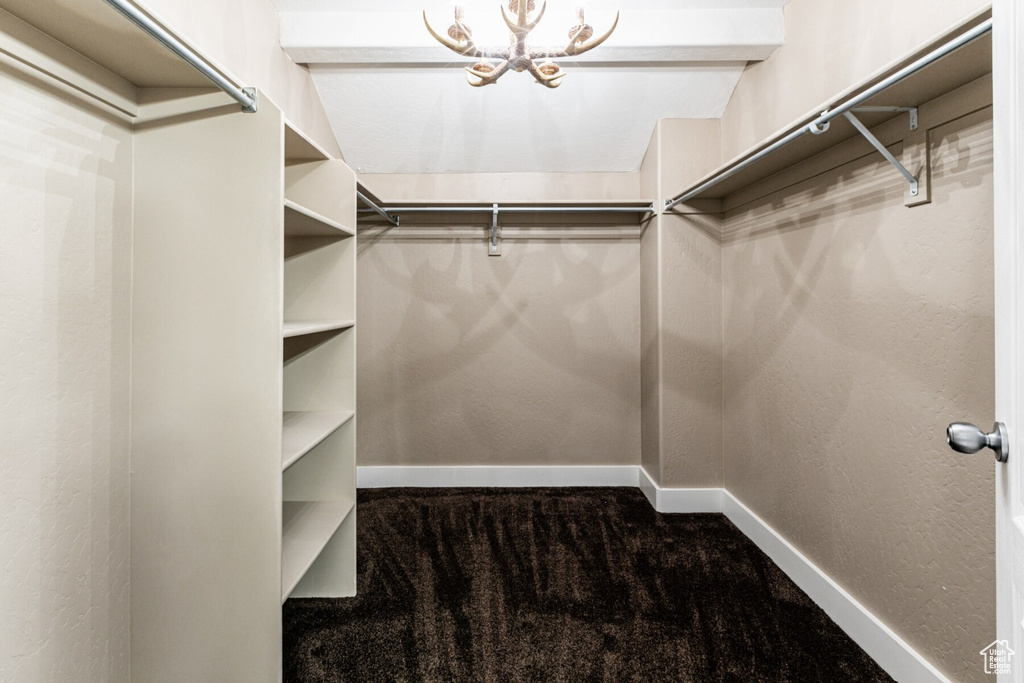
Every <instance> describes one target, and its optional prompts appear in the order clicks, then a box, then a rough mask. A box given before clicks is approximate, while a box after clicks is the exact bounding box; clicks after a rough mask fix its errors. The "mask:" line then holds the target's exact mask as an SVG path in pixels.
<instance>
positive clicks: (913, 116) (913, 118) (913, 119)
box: [853, 107, 919, 130]
mask: <svg viewBox="0 0 1024 683" xmlns="http://www.w3.org/2000/svg"><path fill="white" fill-rule="evenodd" d="M853 111H881V112H889V111H891V112H900V111H905V112H907V113H908V114H909V115H910V130H917V127H918V125H919V120H918V116H917V107H857V108H855V109H853Z"/></svg>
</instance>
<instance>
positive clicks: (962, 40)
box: [665, 19, 992, 211]
mask: <svg viewBox="0 0 1024 683" xmlns="http://www.w3.org/2000/svg"><path fill="white" fill-rule="evenodd" d="M991 30H992V20H991V19H987V20H985V21H983V22H982V23H980V24H978V25H977V26H975V27H974V28H972V29H971V30H970V31H967V32H965V33H963V34H961V35H959V36H957V37H956V38H954V39H953V40H951V41H949V42H948V43H946V44H945V45H943V46H941V47H939V48H937V49H935V50H933V51H932V52H929V53H928V54H926V55H925V56H924V57H921V58H920V59H918V60H917V61H916V62H914V63H912V64H909V65H908V66H905V67H904V68H902V69H900V70H899V71H897V72H896V73H894V74H893V75H892V76H889V77H888V78H886V79H885V80H882V81H880V82H878V83H876V84H875V85H873V86H871V87H870V88H868V89H867V90H865V91H864V92H862V93H860V94H859V95H856V96H855V97H852V98H850V99H849V100H847V101H846V102H844V103H843V104H840V105H839V106H837V107H835V108H834V109H829V110H828V111H825V112H823V113H822V114H821V116H819V117H818V118H816V119H814V120H813V121H811V122H810V123H809V124H807V125H805V126H802V127H801V128H798V129H796V130H795V131H793V132H792V133H790V134H789V135H787V136H786V137H784V138H782V139H781V140H778V141H777V142H775V143H773V144H771V145H769V146H768V147H766V148H764V149H762V150H761V151H760V152H758V153H757V154H754V155H752V156H749V157H747V158H746V159H744V160H743V161H741V162H739V163H738V164H736V165H735V166H732V167H730V168H728V169H726V170H724V171H722V172H721V173H719V174H718V175H716V176H714V177H713V178H711V179H710V180H708V181H707V182H705V183H702V184H701V185H699V186H697V187H695V188H694V189H692V190H690V191H689V192H686V193H684V194H681V195H678V196H676V197H674V198H672V199H666V200H665V210H666V211H668V210H669V209H671V208H672V207H673V206H675V205H676V204H680V203H682V202H685V201H687V200H690V199H693V198H694V197H696V196H697V195H699V194H700V193H701V192H703V191H704V190H707V189H708V188H710V187H713V186H715V185H717V184H718V183H720V182H721V181H723V180H725V179H726V178H729V177H731V176H733V175H735V174H737V173H739V172H740V171H742V170H743V169H745V168H747V167H748V166H750V165H751V164H753V163H755V162H757V161H760V160H761V159H763V158H764V157H766V156H768V155H769V154H771V153H772V152H775V151H776V150H779V149H781V148H783V147H785V146H786V145H788V144H789V143H791V142H793V141H794V140H796V139H798V138H801V137H803V136H804V135H806V134H807V133H813V134H815V135H818V134H820V133H823V132H824V130H825V128H826V126H827V125H828V122H829V121H831V120H832V119H834V118H836V117H837V116H842V115H843V114H845V113H846V112H848V111H850V110H851V109H853V108H854V107H856V106H857V105H859V104H862V103H863V102H866V101H867V100H869V99H871V98H872V97H874V96H875V95H877V94H878V93H880V92H882V91H883V90H885V89H886V88H888V87H889V86H891V85H893V84H894V83H898V82H899V81H902V80H903V79H904V78H906V77H907V76H911V75H913V74H915V73H917V72H918V71H920V70H921V69H923V68H925V67H926V66H928V65H929V64H932V63H933V62H937V61H938V60H940V59H942V58H943V57H945V56H946V55H948V54H949V53H950V52H953V51H954V50H958V49H959V48H961V47H963V46H964V45H966V44H967V43H970V42H971V41H973V40H976V39H978V38H980V37H981V36H983V35H985V34H986V33H988V32H989V31H991Z"/></svg>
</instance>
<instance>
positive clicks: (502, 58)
mask: <svg viewBox="0 0 1024 683" xmlns="http://www.w3.org/2000/svg"><path fill="white" fill-rule="evenodd" d="M535 8H536V4H535V2H534V0H528V1H527V2H520V0H510V1H509V3H508V9H509V11H510V12H512V13H513V14H515V17H516V20H515V21H513V20H512V17H510V16H509V14H508V12H506V11H505V8H504V7H502V8H501V17H502V18H503V19H504V20H505V24H507V25H508V29H509V31H510V35H509V46H508V47H507V48H505V49H504V50H499V49H481V48H478V47H477V46H476V43H474V42H473V32H472V31H471V30H470V29H469V26H467V25H466V24H465V22H464V21H463V11H462V8H461V7H456V8H455V23H454V24H452V25H451V26H449V27H448V35H447V36H442V35H440V34H438V33H437V31H435V30H434V29H433V27H431V25H430V22H429V21H427V13H426V11H424V12H423V23H425V24H426V25H427V30H428V31H430V35H432V36H434V38H436V39H437V41H438V42H439V43H441V44H442V45H444V46H445V47H446V48H448V49H449V50H452V51H453V52H456V53H458V54H460V55H462V56H463V57H469V58H471V59H480V60H481V61H479V62H477V63H476V64H474V65H473V66H468V67H466V71H467V72H468V73H467V74H466V80H468V81H469V84H470V85H472V86H474V87H478V88H479V87H480V86H484V85H489V84H491V83H494V82H496V81H497V80H498V79H499V78H501V77H502V76H503V75H504V74H505V72H506V71H508V70H510V69H511V70H512V71H518V72H523V71H529V72H530V74H531V75H532V76H533V77H534V78H536V79H537V82H538V83H540V84H541V85H546V86H547V87H549V88H557V87H558V86H560V85H561V84H562V79H563V78H564V77H565V72H564V71H562V67H560V66H559V65H558V64H555V63H554V62H553V61H552V60H554V59H563V58H565V57H575V56H577V55H581V54H583V53H584V52H587V51H588V50H593V49H594V48H595V47H597V46H598V45H600V44H601V43H603V42H604V41H606V40H608V36H610V35H611V34H612V31H614V30H615V27H616V26H618V25H619V14H618V12H616V13H615V21H614V22H613V23H612V27H611V28H610V29H608V31H607V32H605V33H604V35H602V36H600V37H597V38H594V27H592V26H590V25H588V24H586V23H585V22H584V21H583V10H582V9H577V10H576V25H575V26H573V27H572V28H570V29H569V44H568V45H566V46H565V47H564V48H561V49H557V48H551V49H547V50H532V49H530V48H529V47H528V46H527V45H526V37H527V36H528V35H529V34H530V31H532V30H533V29H534V28H536V27H537V24H539V23H540V20H541V19H542V18H543V17H544V10H546V9H547V2H544V3H543V4H542V5H541V6H540V12H538V13H537V16H536V18H533V10H534V9H535ZM487 60H499V61H498V63H497V64H492V63H491V62H490V61H487ZM538 62H539V63H538Z"/></svg>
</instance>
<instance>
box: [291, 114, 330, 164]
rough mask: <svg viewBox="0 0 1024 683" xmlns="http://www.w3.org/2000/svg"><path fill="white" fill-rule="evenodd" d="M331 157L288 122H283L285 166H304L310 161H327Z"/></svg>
mask: <svg viewBox="0 0 1024 683" xmlns="http://www.w3.org/2000/svg"><path fill="white" fill-rule="evenodd" d="M330 158H331V155H330V154H328V153H327V151H326V150H325V149H324V148H323V147H321V146H320V145H318V144H317V143H316V142H314V141H313V140H312V139H311V138H308V137H306V135H305V134H304V133H303V132H302V131H300V130H299V129H298V128H296V127H295V126H294V125H293V124H292V123H291V122H290V121H287V120H286V121H285V122H284V160H285V161H284V162H285V165H288V166H290V165H292V164H306V163H309V162H312V161H328V160H330Z"/></svg>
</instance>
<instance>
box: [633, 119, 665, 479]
mask: <svg viewBox="0 0 1024 683" xmlns="http://www.w3.org/2000/svg"><path fill="white" fill-rule="evenodd" d="M660 129H661V126H660V125H657V126H655V127H654V132H653V133H652V134H651V142H650V144H649V145H648V147H647V153H646V154H644V160H643V163H642V164H641V165H640V173H639V174H638V175H639V180H640V189H641V190H642V191H643V192H644V193H645V194H646V195H648V196H650V197H654V198H655V199H656V201H657V198H658V197H661V195H662V193H661V133H660ZM660 259H661V214H660V213H659V214H658V215H656V216H654V217H653V218H651V219H650V220H649V221H648V222H647V223H646V224H645V225H644V226H643V232H642V233H641V234H640V421H641V423H640V464H641V466H642V467H643V468H644V470H645V471H646V472H647V474H648V476H650V477H652V478H653V479H654V480H655V481H656V482H660V481H661V332H660V325H661V264H660Z"/></svg>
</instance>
